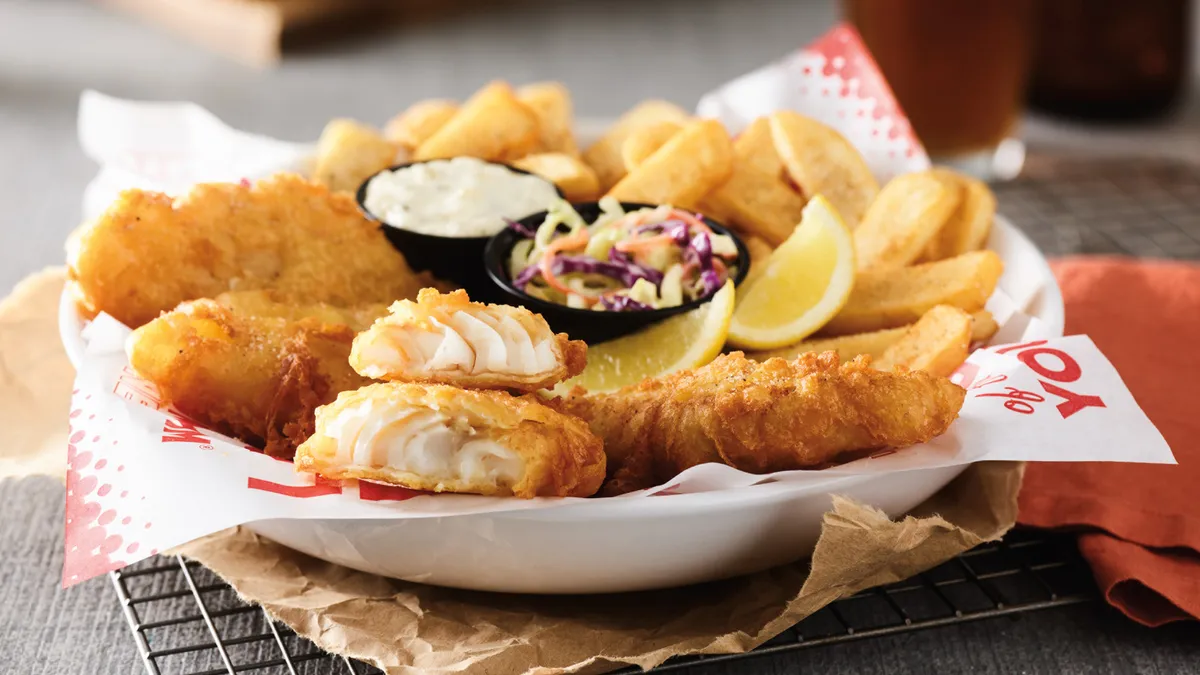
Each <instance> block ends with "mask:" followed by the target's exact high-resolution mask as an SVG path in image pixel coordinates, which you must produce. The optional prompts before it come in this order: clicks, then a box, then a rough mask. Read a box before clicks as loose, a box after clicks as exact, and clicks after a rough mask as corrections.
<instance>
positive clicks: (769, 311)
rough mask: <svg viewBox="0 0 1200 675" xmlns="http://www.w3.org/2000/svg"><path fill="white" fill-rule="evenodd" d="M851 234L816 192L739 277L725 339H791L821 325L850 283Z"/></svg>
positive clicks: (758, 345)
mask: <svg viewBox="0 0 1200 675" xmlns="http://www.w3.org/2000/svg"><path fill="white" fill-rule="evenodd" d="M854 272H855V266H854V236H853V235H852V234H851V233H850V228H848V227H846V223H844V222H843V221H842V218H841V217H840V216H839V215H838V213H837V210H836V209H834V207H833V205H832V204H830V203H829V201H828V200H826V199H825V198H824V197H822V196H821V195H817V196H815V197H813V198H812V200H811V201H809V202H808V205H807V206H805V207H804V212H803V214H802V215H801V217H800V224H799V225H797V226H796V229H795V230H793V231H792V234H791V235H790V236H789V237H788V238H787V240H786V241H784V242H783V244H781V245H780V246H779V248H777V249H775V251H773V252H772V253H771V257H770V258H768V259H767V262H766V265H765V266H764V268H763V270H762V271H761V272H759V273H757V274H755V275H754V277H753V278H752V279H750V280H749V281H748V282H746V283H743V285H742V289H741V291H740V292H739V294H738V295H739V297H738V303H737V309H736V310H735V311H734V313H733V319H732V320H731V321H730V322H729V343H730V344H731V345H732V346H735V347H741V348H745V349H774V348H776V347H784V346H787V345H790V344H795V343H797V342H799V341H801V340H803V339H804V338H806V337H808V336H809V335H811V334H812V333H814V332H816V331H817V329H818V328H820V327H821V326H823V325H825V323H826V322H827V321H829V320H830V319H831V318H833V316H834V315H835V314H837V313H838V311H840V310H841V309H842V306H843V305H845V304H846V299H847V298H849V297H850V290H851V289H852V288H854Z"/></svg>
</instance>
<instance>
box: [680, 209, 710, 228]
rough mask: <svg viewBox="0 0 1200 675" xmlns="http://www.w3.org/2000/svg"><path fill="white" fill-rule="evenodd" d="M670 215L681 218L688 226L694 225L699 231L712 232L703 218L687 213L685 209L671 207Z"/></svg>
mask: <svg viewBox="0 0 1200 675" xmlns="http://www.w3.org/2000/svg"><path fill="white" fill-rule="evenodd" d="M671 216H673V217H675V218H678V219H679V220H682V221H683V222H685V223H687V224H688V225H689V226H690V227H694V228H696V229H697V230H700V231H701V232H707V233H709V234H712V228H711V227H709V226H708V225H706V224H705V223H704V221H703V220H700V219H699V218H697V217H696V216H694V215H692V214H690V213H688V212H687V211H683V210H681V209H673V210H672V211H671Z"/></svg>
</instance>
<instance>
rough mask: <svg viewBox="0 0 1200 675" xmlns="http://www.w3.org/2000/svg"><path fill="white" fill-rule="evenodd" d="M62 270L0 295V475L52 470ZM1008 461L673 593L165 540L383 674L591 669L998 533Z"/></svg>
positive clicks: (59, 420) (703, 649)
mask: <svg viewBox="0 0 1200 675" xmlns="http://www.w3.org/2000/svg"><path fill="white" fill-rule="evenodd" d="M62 284H63V276H62V270H61V269H52V270H46V271H44V272H41V273H39V274H35V275H33V276H31V277H29V278H28V279H26V280H25V281H23V282H22V283H21V284H20V285H19V286H18V287H17V289H16V290H15V291H14V292H13V294H12V296H10V297H9V298H7V299H5V300H4V301H3V302H0V424H3V425H4V428H6V429H9V430H11V431H10V433H11V434H12V435H11V438H13V439H14V440H13V442H12V443H10V444H8V445H6V446H3V447H0V478H2V477H5V476H19V475H28V474H31V473H48V474H51V475H58V476H61V475H62V473H63V466H62V465H63V463H64V457H65V450H64V448H65V445H66V429H67V418H66V414H67V410H68V409H69V405H68V404H69V398H70V393H71V381H72V377H73V372H72V370H71V367H70V364H69V363H68V361H67V359H66V354H65V353H64V352H63V350H62V347H61V346H60V344H59V340H58V329H57V318H56V311H55V310H56V308H57V303H58V296H59V294H60V293H61V290H62ZM1022 472H1023V465H1022V464H1020V463H1015V462H986V463H981V464H975V465H972V466H971V467H969V468H968V469H967V470H966V471H965V472H963V474H962V475H960V476H959V477H958V478H957V479H956V480H955V481H954V482H952V483H951V484H950V485H948V486H946V487H945V488H944V489H942V490H941V491H940V492H938V493H937V494H936V495H934V496H933V497H931V498H930V499H929V500H927V501H926V502H925V503H923V504H921V505H920V506H918V507H917V508H916V509H914V510H913V513H912V515H910V516H909V517H907V518H904V519H903V520H900V521H899V522H892V521H891V520H889V519H888V518H887V516H886V515H884V514H883V513H881V512H880V511H877V510H875V509H873V508H870V507H868V506H863V505H861V504H858V503H855V502H852V501H850V500H847V499H842V498H839V497H836V496H835V497H834V499H833V509H832V510H831V511H830V512H829V513H827V514H826V515H825V520H824V524H823V527H822V531H821V538H820V540H819V541H818V543H817V548H816V551H815V552H814V554H813V558H812V561H811V563H810V562H809V561H802V562H797V563H794V564H791V565H785V566H782V567H777V568H775V569H772V570H768V571H766V572H760V573H758V574H753V575H749V576H745V577H740V578H737V579H731V580H727V581H720V582H714V583H710V584H703V585H700V586H692V587H687V588H680V589H671V590H664V591H650V592H642V593H625V594H615V595H604V596H526V595H504V594H495V593H481V592H477V591H459V590H453V589H445V588H437V587H433V586H423V585H421V584H415V583H408V582H402V581H396V580H392V579H386V578H384V577H379V576H375V575H371V574H366V573H363V572H356V571H354V570H350V569H347V568H345V567H340V566H338V565H333V564H330V563H326V562H324V561H321V560H317V559H315V558H310V557H308V556H306V555H304V554H301V553H298V552H296V551H292V550H290V549H288V548H285V547H283V546H280V545H278V544H276V543H274V542H271V541H269V540H266V539H263V538H261V537H259V536H257V535H255V534H253V533H252V532H250V531H249V530H245V529H242V528H234V529H230V530H226V531H223V532H218V533H216V534H213V535H210V536H208V537H205V538H203V539H200V540H198V541H195V542H192V543H190V544H187V545H185V546H183V547H180V549H179V552H180V553H183V554H184V555H186V556H189V557H191V558H194V559H196V560H198V561H200V562H201V563H203V564H204V565H206V566H207V567H209V568H210V569H212V570H213V571H214V572H216V573H217V574H218V575H220V576H221V577H222V578H224V579H225V580H226V581H228V582H229V583H230V584H231V585H232V586H233V587H234V588H235V589H237V591H238V593H239V594H241V596H242V597H243V598H245V599H246V600H249V601H251V602H255V603H258V604H260V605H262V606H263V607H264V608H265V609H266V610H267V612H268V613H270V614H271V615H272V616H274V617H276V618H277V619H279V620H280V621H282V622H284V623H286V624H287V625H289V626H290V627H292V628H293V629H294V630H295V631H296V632H297V633H299V634H300V635H303V636H305V637H307V638H309V639H311V640H312V641H313V642H315V643H316V644H317V645H318V646H320V647H323V648H324V649H326V650H329V651H331V652H335V653H337V654H342V655H345V656H349V657H352V658H357V659H362V660H364V661H368V662H371V663H374V664H375V665H377V666H379V667H380V668H382V669H384V670H385V671H386V672H388V673H404V674H405V675H408V674H410V673H411V674H415V673H418V672H422V673H429V672H433V673H436V672H445V673H450V672H454V673H462V674H465V675H471V674H473V673H488V674H492V673H529V674H530V675H550V674H552V673H564V672H582V673H601V672H605V671H608V670H612V669H614V668H617V667H620V666H621V665H624V664H636V665H638V666H641V667H643V668H649V667H652V666H654V665H657V664H659V663H662V662H663V661H665V660H666V659H668V658H670V657H672V656H676V655H682V654H719V653H732V652H741V651H746V650H749V649H753V648H754V647H755V646H757V645H759V644H762V643H763V642H765V641H767V640H769V639H770V638H771V637H773V636H775V635H777V634H778V633H780V632H782V631H783V630H785V629H787V628H788V627H790V626H791V625H792V624H794V623H796V622H797V621H799V620H801V619H803V618H804V617H806V616H808V615H810V614H812V613H813V612H815V611H817V610H818V609H820V608H821V607H823V606H825V605H827V604H829V603H830V602H832V601H834V600H836V599H838V598H840V597H844V596H847V595H851V594H854V593H856V592H858V591H860V590H862V589H864V588H870V587H872V586H877V585H880V584H886V583H890V582H893V581H897V580H900V579H904V578H906V577H909V576H912V575H913V574H916V573H917V572H920V571H922V570H925V569H928V568H930V567H933V566H935V565H937V564H939V563H941V562H943V561H945V560H948V559H950V558H952V557H953V556H955V555H957V554H959V553H961V552H963V551H965V550H967V549H969V548H971V547H973V546H975V545H977V544H979V543H981V542H983V541H988V540H992V539H997V538H999V537H1000V536H1002V535H1003V534H1004V533H1005V532H1007V531H1008V529H1009V528H1010V527H1012V525H1013V523H1014V522H1015V520H1016V511H1017V491H1018V489H1019V488H1020V484H1021V474H1022Z"/></svg>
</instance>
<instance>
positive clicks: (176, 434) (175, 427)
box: [162, 417, 212, 445]
mask: <svg viewBox="0 0 1200 675" xmlns="http://www.w3.org/2000/svg"><path fill="white" fill-rule="evenodd" d="M162 434H163V435H162V442H163V443H199V444H201V445H204V444H211V443H212V439H211V438H209V437H208V436H205V435H204V432H202V431H201V430H200V429H199V428H198V427H197V426H196V425H195V423H193V422H189V421H186V420H177V419H171V418H170V417H168V418H167V420H166V422H164V423H163V430H162Z"/></svg>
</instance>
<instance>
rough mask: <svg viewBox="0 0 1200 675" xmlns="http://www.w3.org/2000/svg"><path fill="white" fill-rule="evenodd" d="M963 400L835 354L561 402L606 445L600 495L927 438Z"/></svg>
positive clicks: (730, 361)
mask: <svg viewBox="0 0 1200 675" xmlns="http://www.w3.org/2000/svg"><path fill="white" fill-rule="evenodd" d="M965 394H966V392H965V391H964V390H963V389H962V388H961V387H959V386H958V385H956V384H953V383H951V382H950V381H949V380H947V379H945V378H939V377H934V376H933V375H930V374H929V373H926V372H883V371H879V370H875V369H873V368H871V367H870V359H869V358H865V357H863V358H858V359H855V360H854V361H851V362H850V363H846V364H839V362H838V355H837V353H836V352H825V353H823V354H805V355H803V356H801V357H799V358H797V359H796V360H794V361H785V360H783V359H770V360H768V361H765V362H762V363H756V362H754V361H750V360H747V359H746V358H745V357H744V356H743V355H742V354H741V352H733V353H731V354H726V355H723V356H719V357H717V358H716V359H715V360H713V361H712V363H710V364H708V365H707V366H703V367H701V368H697V369H695V370H687V371H680V372H677V373H673V374H671V375H668V376H666V377H662V378H658V379H651V380H646V381H645V382H642V383H640V384H637V385H632V386H629V387H625V388H623V389H619V390H617V391H615V392H610V393H605V394H595V395H588V394H586V393H583V392H582V391H580V390H578V389H577V390H576V391H575V392H573V393H572V394H570V395H568V396H567V397H566V398H565V399H560V400H558V401H556V402H554V405H556V406H557V407H559V409H561V410H563V412H566V413H567V414H570V415H575V416H577V417H579V418H581V419H583V420H585V421H586V422H587V423H588V424H589V425H590V426H591V428H592V432H593V433H595V434H596V435H597V436H599V437H600V438H601V439H602V440H603V441H604V451H605V453H606V454H607V455H608V475H609V478H608V481H607V482H606V483H605V485H604V487H603V489H602V490H601V494H605V495H614V494H621V493H624V492H630V491H633V490H638V489H642V488H646V487H651V486H653V485H657V484H660V483H663V482H665V481H667V480H670V479H671V478H672V477H674V476H675V475H676V474H678V473H679V472H681V471H683V470H685V469H688V468H690V467H693V466H696V465H698V464H704V463H707V462H721V463H724V464H728V465H729V466H732V467H734V468H737V469H740V470H742V471H747V472H750V473H757V474H761V473H770V472H773V471H783V470H789V469H803V468H809V467H815V466H819V465H822V464H825V463H827V462H830V461H833V460H835V459H836V458H837V457H838V456H839V455H842V454H844V453H851V452H855V451H863V450H870V449H874V448H882V447H888V446H896V447H903V446H906V445H912V444H914V443H921V442H924V441H927V440H929V439H931V438H933V437H935V436H938V435H940V434H942V433H943V432H945V431H946V429H947V428H948V427H949V426H950V423H951V422H953V421H954V419H955V418H956V417H957V416H958V411H959V408H961V407H962V403H963V398H964V396H965Z"/></svg>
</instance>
